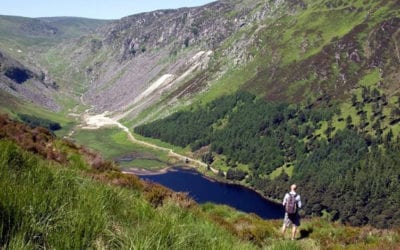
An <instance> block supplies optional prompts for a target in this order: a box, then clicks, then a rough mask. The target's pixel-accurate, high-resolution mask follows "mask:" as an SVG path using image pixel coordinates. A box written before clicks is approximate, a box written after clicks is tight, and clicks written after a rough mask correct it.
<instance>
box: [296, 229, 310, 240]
mask: <svg viewBox="0 0 400 250" xmlns="http://www.w3.org/2000/svg"><path fill="white" fill-rule="evenodd" d="M312 232H313V230H312V229H311V228H310V229H301V230H300V237H299V240H301V239H304V238H308V237H309V236H310V234H311V233H312Z"/></svg>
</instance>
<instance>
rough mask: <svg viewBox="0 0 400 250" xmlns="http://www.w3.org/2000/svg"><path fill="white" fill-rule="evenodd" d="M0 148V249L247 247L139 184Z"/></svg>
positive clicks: (9, 147)
mask: <svg viewBox="0 0 400 250" xmlns="http://www.w3.org/2000/svg"><path fill="white" fill-rule="evenodd" d="M0 152H1V155H0V188H1V190H2V192H1V193H0V208H1V209H0V211H1V216H0V247H1V248H3V247H4V248H9V249H20V248H24V249H36V248H51V249H85V248H99V249H103V248H107V249H108V248H110V249H113V248H115V249H121V248H122V249H126V248H131V249H193V248H196V249H200V248H206V249H228V248H229V249H230V248H252V246H251V244H250V243H248V244H246V243H241V242H240V241H239V240H238V239H236V238H235V237H234V236H232V235H231V234H230V233H229V232H228V231H226V230H224V229H221V228H220V227H218V226H217V225H215V224H214V223H212V222H211V221H208V220H206V219H204V218H203V217H202V216H198V215H196V214H195V213H193V212H190V211H189V210H187V209H182V208H181V207H179V206H178V205H177V204H176V203H174V202H172V201H165V202H164V203H163V204H162V205H159V206H153V205H152V204H151V203H149V202H148V201H147V200H146V199H145V198H144V197H143V195H142V191H141V187H140V186H136V187H131V188H129V189H126V188H121V187H118V186H113V185H112V186H110V185H109V184H105V183H102V182H98V181H95V180H91V179H90V178H86V177H84V176H83V175H82V174H80V172H81V170H77V169H74V167H73V166H69V168H65V167H60V166H59V165H58V164H57V163H49V162H48V161H44V160H42V159H40V158H38V157H37V156H35V155H32V154H31V153H27V152H25V151H23V150H21V149H19V148H18V147H17V146H16V145H15V144H14V143H12V142H8V141H0ZM110 178H111V177H110Z"/></svg>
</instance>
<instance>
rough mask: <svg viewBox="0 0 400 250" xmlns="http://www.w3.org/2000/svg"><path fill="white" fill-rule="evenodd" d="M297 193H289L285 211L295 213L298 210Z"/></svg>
mask: <svg viewBox="0 0 400 250" xmlns="http://www.w3.org/2000/svg"><path fill="white" fill-rule="evenodd" d="M296 196H297V194H291V193H289V198H288V199H287V201H286V204H285V211H286V213H288V214H295V213H296V212H297V201H296Z"/></svg>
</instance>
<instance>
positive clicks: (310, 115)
mask: <svg viewBox="0 0 400 250" xmlns="http://www.w3.org/2000/svg"><path fill="white" fill-rule="evenodd" d="M361 98H362V99H361V100H358V99H357V97H354V96H353V98H352V104H353V106H354V107H355V108H356V109H357V110H358V115H359V116H360V123H359V124H357V125H355V124H353V121H352V117H351V116H349V117H347V118H346V119H343V118H342V120H345V122H346V127H345V128H344V129H343V130H336V129H335V128H334V127H333V123H332V118H333V116H334V115H335V114H339V111H338V108H336V105H334V104H332V103H330V100H329V98H326V100H325V101H324V98H322V99H321V100H320V101H319V102H318V103H316V104H314V105H307V106H300V105H289V104H287V103H267V102H265V101H264V100H262V99H258V98H256V97H255V96H254V95H251V94H249V93H244V92H240V93H237V94H235V95H231V96H226V97H223V98H221V99H218V100H215V101H213V102H211V103H210V104H208V105H207V106H205V107H198V108H196V109H193V110H190V111H185V112H178V113H175V114H174V115H172V116H170V117H167V118H165V119H163V120H159V121H156V122H153V123H150V124H146V125H142V126H140V127H137V128H136V129H135V132H137V133H140V134H142V135H145V136H149V137H155V138H159V139H161V140H164V141H167V142H170V143H172V144H175V145H180V146H183V147H184V146H188V145H189V146H190V147H191V148H192V150H197V149H199V148H200V147H202V146H205V145H207V146H209V148H210V150H211V153H213V154H216V155H217V154H223V155H225V156H226V157H227V159H228V160H227V165H228V166H229V167H230V168H229V170H228V172H227V176H226V178H228V179H231V180H243V179H245V181H246V182H247V183H248V184H249V185H251V186H253V187H255V188H256V189H258V190H260V191H262V192H264V193H265V194H266V195H267V196H269V197H272V198H276V199H281V198H282V196H283V194H284V193H285V192H286V191H287V188H288V186H289V184H290V183H292V182H296V183H298V184H299V186H300V187H301V192H302V193H303V197H304V203H305V206H304V212H305V213H306V214H321V213H322V211H324V210H325V211H327V212H329V213H330V214H331V216H332V218H333V219H336V220H341V221H343V222H347V223H350V224H352V225H363V224H372V225H375V226H378V227H390V226H393V225H397V226H398V225H400V217H399V215H400V212H398V210H397V207H399V206H400V199H399V198H400V197H399V196H400V188H399V187H398V185H397V183H399V181H400V159H399V157H398V153H399V151H400V146H399V145H400V142H399V139H398V138H394V136H393V132H392V131H391V130H389V132H387V133H383V127H382V124H381V121H382V120H383V119H384V115H383V111H382V110H383V108H382V107H383V106H386V105H387V101H386V98H385V97H384V96H382V95H381V94H380V93H379V92H377V91H374V90H370V89H365V90H363V92H362V96H361ZM365 103H370V104H371V105H372V111H373V112H372V115H371V119H370V120H369V121H368V119H367V116H366V112H365V111H364V106H365ZM396 108H397V107H395V108H393V110H394V111H393V112H391V117H390V118H389V119H390V121H396V119H399V117H398V115H397V113H396ZM321 121H324V122H325V123H327V126H326V128H325V129H324V130H323V135H324V136H321V135H319V134H318V133H316V130H320V129H321ZM364 123H365V124H364ZM367 126H369V129H372V131H374V132H371V131H370V132H367V131H366V127H367ZM211 153H208V154H207V157H204V160H205V161H207V163H208V164H211V163H212V154H211ZM236 163H244V164H247V165H248V166H249V168H250V169H249V173H247V172H244V171H242V170H239V169H236V168H235V166H236ZM284 164H293V165H294V166H295V168H294V171H293V175H292V176H288V175H287V174H286V173H285V172H282V174H281V175H279V176H278V177H277V178H275V179H273V180H271V178H270V177H269V176H268V174H270V173H271V172H272V171H274V170H275V169H277V168H278V167H281V166H282V165H284Z"/></svg>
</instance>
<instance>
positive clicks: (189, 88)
mask: <svg viewBox="0 0 400 250" xmlns="http://www.w3.org/2000/svg"><path fill="white" fill-rule="evenodd" d="M303 5H304V3H303V2H301V1H287V2H286V1H268V2H264V1H257V0H247V1H217V2H213V3H211V4H208V5H205V6H202V7H196V8H182V9H178V10H159V11H154V12H150V13H143V14H138V15H133V16H128V17H125V18H122V19H121V20H118V21H116V22H114V23H112V24H110V25H107V26H104V27H102V28H100V29H99V30H98V32H97V33H96V34H94V35H92V36H87V37H85V38H83V39H81V40H80V41H78V42H77V43H76V44H74V45H72V46H75V48H76V49H75V50H74V52H73V53H72V54H70V55H69V59H68V60H69V61H74V62H75V63H74V64H72V65H71V68H73V67H75V68H79V67H81V68H83V66H82V65H84V68H85V71H84V72H85V73H84V76H82V78H85V79H89V83H88V90H87V91H86V92H85V93H84V94H83V100H84V102H85V103H87V104H90V105H92V106H94V109H95V110H96V111H97V112H103V111H110V112H113V113H115V114H116V116H117V117H118V118H122V117H125V116H128V117H130V118H133V117H135V116H136V115H137V114H139V113H140V112H142V111H143V110H144V109H146V108H149V107H150V106H154V105H155V104H157V103H159V104H158V108H157V112H156V113H157V114H160V112H161V110H165V109H170V108H171V107H174V106H176V105H177V104H178V103H182V102H187V101H189V102H190V99H191V97H193V96H194V95H196V94H198V93H201V92H204V91H206V90H207V89H208V88H209V87H210V85H211V83H212V81H214V80H216V79H218V78H219V77H221V76H222V75H224V74H225V72H226V71H228V70H229V69H230V68H231V65H233V66H241V65H243V64H246V63H247V62H249V61H251V60H252V58H253V57H254V56H253V55H251V52H250V50H251V49H252V48H253V45H254V43H255V41H256V38H257V37H256V36H255V35H254V33H257V32H258V31H260V27H261V28H262V27H264V24H263V22H264V21H265V20H267V19H272V18H275V17H277V16H281V15H283V13H284V14H287V13H294V12H296V11H297V9H298V8H302V6H303ZM286 6H287V7H288V8H287V9H285V7H286ZM303 7H304V6H303ZM64 50H66V48H65V46H64V47H62V48H60V49H59V51H64ZM88 62H89V63H88ZM79 65H80V66H79ZM211 65H213V66H212V67H211ZM143 93H145V94H143ZM166 107H167V108H166ZM157 114H153V116H154V117H157ZM154 117H153V119H154ZM149 119H151V118H149Z"/></svg>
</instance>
